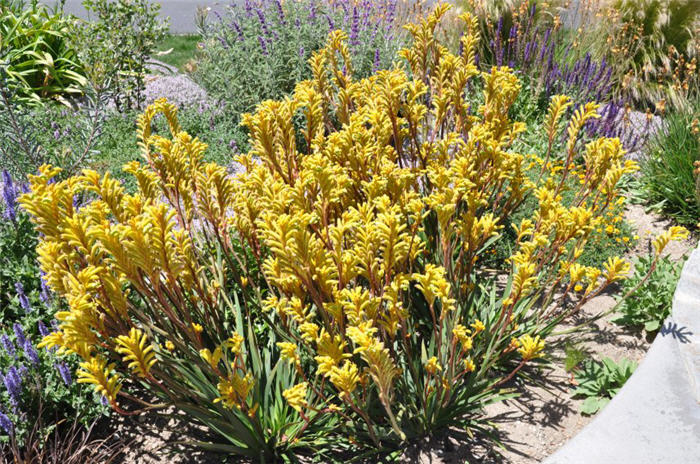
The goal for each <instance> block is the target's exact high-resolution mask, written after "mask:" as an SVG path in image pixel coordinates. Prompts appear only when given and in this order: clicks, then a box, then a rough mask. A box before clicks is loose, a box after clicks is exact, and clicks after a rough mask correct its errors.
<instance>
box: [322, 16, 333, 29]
mask: <svg viewBox="0 0 700 464" xmlns="http://www.w3.org/2000/svg"><path fill="white" fill-rule="evenodd" d="M324 16H325V17H326V20H328V30H329V31H332V30H333V29H335V22H334V21H333V18H331V17H330V16H329V15H328V14H324Z"/></svg>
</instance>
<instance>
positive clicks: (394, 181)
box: [22, 5, 636, 459]
mask: <svg viewBox="0 0 700 464" xmlns="http://www.w3.org/2000/svg"><path fill="white" fill-rule="evenodd" d="M447 9H448V7H447V6H445V5H439V6H437V7H436V8H435V10H434V12H433V13H432V14H431V15H429V16H428V17H427V18H426V19H425V20H423V21H422V22H421V23H420V24H416V25H410V26H408V30H409V32H410V33H411V35H412V36H413V40H414V42H413V45H412V47H411V48H408V49H405V50H403V51H402V52H401V53H400V56H401V58H402V59H403V60H404V61H403V64H397V65H396V67H394V68H393V69H391V70H386V71H380V72H378V73H377V74H376V75H374V76H372V77H370V78H368V79H363V80H360V81H355V80H353V78H352V63H351V61H350V60H349V53H348V48H347V46H346V44H345V37H344V34H343V33H342V32H339V31H336V32H333V33H331V35H330V37H329V41H328V44H327V46H326V47H325V49H323V50H321V51H319V52H317V53H315V54H314V55H313V57H312V59H311V63H310V64H311V69H312V71H313V79H311V80H308V81H303V82H300V83H299V84H298V85H297V87H296V90H295V92H294V93H293V95H291V96H290V97H288V98H285V99H284V100H281V101H265V102H262V103H261V104H260V105H259V106H258V108H257V110H256V112H255V113H254V114H248V115H245V116H244V118H243V123H244V124H245V125H246V126H247V127H248V129H249V131H250V139H251V146H252V149H251V150H250V152H249V153H247V154H245V155H241V156H239V157H238V159H237V161H238V162H239V163H240V164H241V165H242V167H243V170H242V172H241V173H240V174H238V175H236V176H235V177H232V176H229V175H228V174H227V172H226V171H225V169H224V168H223V167H221V166H218V165H216V164H212V163H203V162H202V152H203V151H204V150H205V146H204V145H203V144H202V143H201V142H199V141H198V140H197V139H193V138H192V137H190V136H189V135H188V134H186V133H184V132H182V131H181V130H180V127H179V126H178V124H177V118H176V114H175V108H174V107H173V106H172V105H169V104H167V103H166V102H164V101H159V102H157V103H156V104H155V106H152V107H150V108H148V109H147V110H146V112H145V114H144V115H143V116H142V117H141V119H140V120H139V139H140V147H141V150H142V152H143V155H144V159H145V163H138V162H133V163H130V164H129V165H127V167H126V170H127V171H128V172H130V173H132V174H133V175H134V176H135V177H136V179H137V183H138V192H137V193H136V194H133V195H131V194H126V193H125V192H124V190H123V188H122V187H121V186H120V184H119V183H118V182H116V181H114V180H113V179H112V178H111V177H110V176H109V175H105V176H103V177H100V176H98V175H97V174H96V173H94V172H92V171H84V172H83V174H81V175H79V176H76V177H72V178H69V179H67V180H64V181H60V182H53V181H52V178H53V177H54V176H55V175H56V173H57V170H56V169H54V168H51V167H44V168H42V170H41V173H40V174H39V175H38V176H34V177H32V178H31V184H32V192H31V193H30V194H28V195H25V196H24V197H23V198H22V202H23V204H24V206H25V208H26V209H27V210H28V211H29V212H30V213H31V214H32V215H33V217H34V220H35V223H36V226H37V228H38V230H39V231H40V232H41V235H42V240H41V243H40V245H39V255H40V261H41V265H42V268H43V270H44V271H45V272H46V275H47V277H46V278H47V282H48V283H49V285H50V286H51V288H52V289H53V290H55V291H56V292H57V293H59V294H60V295H61V296H63V297H64V298H65V300H66V301H67V304H68V310H66V311H63V312H60V313H58V314H57V315H56V317H57V319H58V320H59V321H60V330H58V331H57V332H54V333H52V334H50V335H49V336H47V337H46V339H45V340H44V344H45V345H46V346H56V347H58V348H59V350H62V351H64V352H66V353H74V354H77V355H78V356H80V357H81V358H83V360H84V363H83V364H82V371H81V372H80V374H79V376H80V379H81V381H84V382H89V383H93V384H95V385H96V387H97V388H98V390H99V391H101V392H102V393H103V394H104V395H105V396H106V397H107V398H108V400H109V401H110V403H111V405H112V406H113V407H114V408H115V409H116V410H117V411H119V412H122V413H131V410H128V411H127V410H125V407H124V406H123V405H122V404H121V403H120V402H119V401H118V397H119V396H124V397H127V398H129V397H130V396H129V394H128V393H127V392H126V391H125V390H127V387H128V386H129V384H130V383H133V382H139V383H140V384H141V385H143V386H145V387H146V388H148V389H149V391H151V392H154V393H156V394H158V395H159V396H160V397H161V398H162V400H163V402H164V403H166V404H174V405H175V406H177V407H179V408H180V409H182V410H184V411H185V412H188V413H192V414H193V415H194V416H195V417H197V418H198V419H200V420H202V421H203V422H204V423H205V424H207V425H208V426H209V427H211V428H212V429H213V430H214V431H216V432H218V433H220V434H221V435H223V436H225V437H226V438H227V439H228V440H229V441H230V443H231V445H228V446H227V447H223V446H221V447H220V448H219V449H225V450H228V451H230V452H234V453H239V454H245V455H247V456H251V457H253V458H258V459H272V458H275V457H277V456H279V455H280V454H281V453H283V452H285V451H289V450H291V449H293V448H295V447H304V446H305V447H316V449H320V448H321V447H323V445H324V444H328V443H330V441H326V440H327V436H328V433H330V431H331V430H333V431H334V432H335V435H334V436H333V437H334V441H333V442H334V443H340V442H341V441H342V442H345V443H350V444H352V445H353V447H354V448H355V449H357V448H358V447H360V446H366V445H370V446H374V447H378V448H383V447H387V446H392V445H396V443H398V442H401V441H404V440H406V439H410V438H412V437H416V436H420V435H425V434H429V433H431V432H432V431H434V430H436V429H439V428H443V427H447V426H462V427H469V428H471V429H479V428H480V422H479V421H478V420H477V419H476V418H477V414H478V413H479V411H480V410H481V408H482V407H483V405H484V404H486V403H487V402H489V401H496V400H498V399H499V398H502V397H503V395H504V394H505V393H506V390H504V385H505V384H506V382H508V381H509V380H510V379H512V378H513V377H514V376H515V375H516V373H517V372H518V371H519V370H521V369H523V368H524V366H526V365H527V364H528V363H530V362H532V361H533V360H535V359H536V358H538V357H540V356H542V354H543V350H544V348H545V341H544V339H545V337H546V336H547V335H548V334H549V333H550V332H551V330H552V328H553V327H554V326H555V325H556V324H557V322H559V321H560V320H561V319H562V318H564V317H566V316H568V315H570V314H572V313H574V312H575V311H577V310H578V308H580V307H581V305H582V304H584V303H585V302H586V301H588V300H589V299H590V298H592V297H593V296H595V295H597V294H598V293H600V291H602V290H603V289H604V288H606V287H607V286H608V285H609V284H611V283H613V282H616V281H618V280H620V279H621V278H623V276H624V275H625V274H626V273H627V271H628V269H629V265H628V264H627V263H626V262H625V261H623V260H622V259H620V258H611V259H610V260H609V261H608V262H607V263H606V264H605V265H604V266H603V267H602V268H601V269H598V268H595V267H587V266H583V265H581V264H580V263H578V262H577V261H578V259H579V257H580V255H581V253H582V251H583V249H584V248H585V246H586V243H587V240H588V239H589V237H590V235H591V233H592V232H593V230H594V229H596V228H597V227H600V226H602V224H603V221H604V220H605V217H604V215H605V213H606V212H607V211H608V210H610V209H611V208H612V207H613V206H614V205H616V204H619V202H620V198H619V194H618V189H617V184H618V182H619V180H620V179H621V177H622V176H623V175H625V174H627V173H629V172H632V171H633V170H635V169H636V165H635V163H634V162H632V161H625V160H624V158H623V155H624V152H623V150H622V147H621V145H620V142H619V140H617V139H598V140H593V141H591V142H589V143H588V144H587V145H585V146H581V143H580V141H579V132H580V131H581V128H582V127H583V125H584V124H585V122H586V121H587V120H589V119H591V118H595V117H597V113H596V108H597V106H596V105H595V104H593V103H589V104H587V105H585V106H583V107H581V108H578V109H577V110H576V111H575V112H574V117H573V118H572V120H571V121H570V122H569V123H568V126H567V128H566V132H567V136H566V137H567V143H566V146H565V152H564V153H563V154H560V153H558V152H557V153H554V149H555V147H556V146H558V145H559V144H558V143H554V140H555V139H556V138H558V137H559V135H560V132H561V127H560V126H561V124H562V122H561V120H562V117H563V114H564V113H565V110H566V107H567V106H568V105H570V102H569V100H568V98H567V97H556V98H554V99H553V100H552V104H551V106H550V109H549V112H548V117H547V136H548V137H549V139H550V143H549V150H548V152H547V153H540V154H522V153H517V152H515V151H514V150H513V148H512V146H513V144H514V142H515V141H516V140H517V139H518V136H519V134H520V133H522V132H523V131H525V130H526V127H525V125H524V124H523V123H521V122H517V121H512V120H511V119H510V118H509V116H508V113H509V108H510V107H511V105H512V104H513V102H514V100H515V99H516V97H517V95H518V92H519V90H520V83H519V81H518V79H517V78H516V76H515V75H514V74H513V73H512V71H511V70H510V69H508V68H493V69H492V70H491V71H490V72H485V73H482V72H479V71H478V70H477V68H476V66H475V64H474V53H475V47H476V45H477V41H478V35H477V33H476V31H477V28H478V24H477V21H476V19H475V18H473V17H472V16H470V15H464V16H463V18H462V19H463V21H464V22H465V24H466V30H467V33H466V34H465V35H464V37H463V38H462V42H463V47H462V49H463V52H462V53H461V54H460V55H459V56H458V55H454V54H452V53H450V52H449V51H448V50H447V49H446V48H445V47H444V46H442V45H441V44H440V43H439V42H438V41H437V40H436V39H435V28H436V27H437V25H438V23H439V22H440V19H441V17H442V16H443V15H444V14H445V12H446V11H447ZM471 83H473V84H474V85H468V84H471ZM476 84H479V85H476ZM479 87H483V96H482V97H483V98H482V102H483V103H482V104H481V105H479V106H478V107H474V108H472V107H471V105H470V100H469V98H470V97H472V96H473V95H470V93H471V92H474V90H473V89H476V88H479ZM468 89H471V90H468ZM158 112H161V113H163V114H164V116H165V118H166V120H167V122H168V124H169V128H170V133H171V137H170V138H165V137H163V136H161V135H157V134H154V133H152V129H151V127H152V126H151V122H152V120H153V118H154V117H155V115H156V113H158ZM565 193H566V197H567V198H569V200H567V201H564V200H563V198H564V194H565ZM76 195H78V196H79V197H81V198H84V199H86V200H87V202H86V203H85V204H84V205H83V206H82V207H80V208H79V209H78V208H76V207H75V206H74V202H73V199H74V198H75V197H76ZM528 197H534V198H535V200H536V203H537V207H536V208H535V210H534V212H532V214H530V215H528V217H527V218H525V219H523V220H519V221H518V222H517V223H515V224H513V223H512V221H511V218H512V216H513V215H514V214H515V213H517V212H519V211H521V210H522V205H523V202H524V201H525V199H526V198H528ZM505 228H510V229H512V230H514V231H515V233H516V235H517V242H516V250H515V252H514V253H513V254H512V256H511V258H510V263H511V270H510V272H509V273H508V275H504V276H501V277H503V278H502V279H492V278H491V277H490V273H489V270H488V269H484V268H483V266H481V265H480V262H481V261H480V258H482V257H483V256H484V255H485V253H487V252H488V251H489V250H490V249H491V247H492V246H493V244H494V243H495V242H496V241H497V240H499V239H500V238H501V235H502V233H503V231H504V229H505ZM555 296H556V300H555ZM570 299H573V300H574V301H575V304H573V305H567V304H566V302H567V301H569V300H570ZM277 353H279V355H280V361H277V362H275V360H276V359H277ZM137 401H140V400H137ZM145 407H146V408H149V407H151V405H146V406H145Z"/></svg>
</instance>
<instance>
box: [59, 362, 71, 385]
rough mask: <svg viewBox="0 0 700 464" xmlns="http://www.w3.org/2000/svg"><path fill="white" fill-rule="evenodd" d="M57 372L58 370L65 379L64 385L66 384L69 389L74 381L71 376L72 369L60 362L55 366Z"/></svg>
mask: <svg viewBox="0 0 700 464" xmlns="http://www.w3.org/2000/svg"><path fill="white" fill-rule="evenodd" d="M55 366H56V370H58V373H59V374H61V378H62V379H63V383H65V384H66V387H69V386H70V384H71V383H73V379H72V378H71V375H70V369H69V368H68V365H67V364H66V363H64V362H60V363H58V364H56V365H55Z"/></svg>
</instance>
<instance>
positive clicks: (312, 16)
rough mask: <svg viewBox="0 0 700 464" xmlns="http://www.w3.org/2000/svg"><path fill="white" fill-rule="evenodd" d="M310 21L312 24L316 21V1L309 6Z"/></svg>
mask: <svg viewBox="0 0 700 464" xmlns="http://www.w3.org/2000/svg"><path fill="white" fill-rule="evenodd" d="M309 20H311V22H315V21H316V0H311V4H310V5H309Z"/></svg>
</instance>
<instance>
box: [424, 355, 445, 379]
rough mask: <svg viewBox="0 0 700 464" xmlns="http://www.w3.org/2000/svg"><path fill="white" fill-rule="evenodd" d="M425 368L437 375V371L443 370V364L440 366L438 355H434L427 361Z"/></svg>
mask: <svg viewBox="0 0 700 464" xmlns="http://www.w3.org/2000/svg"><path fill="white" fill-rule="evenodd" d="M425 370H426V371H427V372H428V373H429V374H431V375H435V373H436V372H438V371H442V366H440V363H438V359H437V357H435V356H433V357H432V358H430V359H428V360H427V361H426V362H425Z"/></svg>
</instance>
